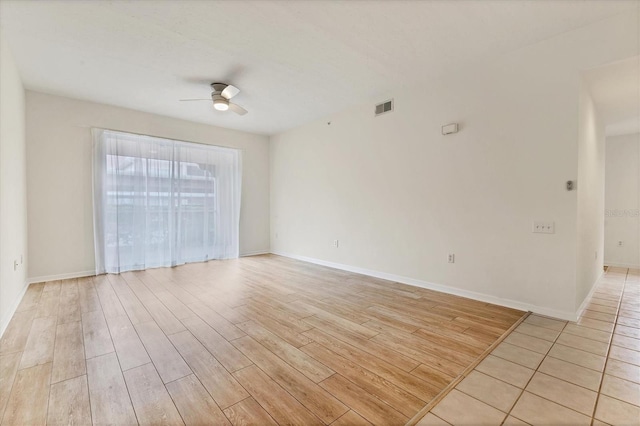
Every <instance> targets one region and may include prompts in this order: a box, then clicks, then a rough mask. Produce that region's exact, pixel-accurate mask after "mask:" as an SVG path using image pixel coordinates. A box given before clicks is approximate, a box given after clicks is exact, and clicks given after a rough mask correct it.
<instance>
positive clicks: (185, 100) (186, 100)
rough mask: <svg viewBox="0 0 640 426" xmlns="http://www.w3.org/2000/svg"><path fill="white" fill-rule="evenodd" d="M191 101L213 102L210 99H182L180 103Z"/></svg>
mask: <svg viewBox="0 0 640 426" xmlns="http://www.w3.org/2000/svg"><path fill="white" fill-rule="evenodd" d="M189 101H209V102H211V98H209V99H180V102H189Z"/></svg>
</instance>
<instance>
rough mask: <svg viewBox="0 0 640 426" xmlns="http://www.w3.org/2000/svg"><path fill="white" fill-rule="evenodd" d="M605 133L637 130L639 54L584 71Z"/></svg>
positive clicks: (624, 132)
mask: <svg viewBox="0 0 640 426" xmlns="http://www.w3.org/2000/svg"><path fill="white" fill-rule="evenodd" d="M584 78H585V80H586V82H587V84H588V85H589V92H590V93H591V97H592V98H593V100H594V102H595V104H596V107H597V110H598V114H599V115H600V116H601V117H602V119H603V120H604V122H605V125H606V126H607V136H617V135H623V134H628V133H637V132H638V129H639V127H638V126H639V120H640V56H635V57H632V58H628V59H625V60H623V61H618V62H614V63H612V64H608V65H605V66H602V67H598V68H594V69H592V70H589V71H587V72H585V73H584Z"/></svg>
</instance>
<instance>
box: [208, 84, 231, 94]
mask: <svg viewBox="0 0 640 426" xmlns="http://www.w3.org/2000/svg"><path fill="white" fill-rule="evenodd" d="M227 86H228V84H225V83H211V89H212V90H213V93H217V94H220V93H222V91H223V90H224V89H226V88H227Z"/></svg>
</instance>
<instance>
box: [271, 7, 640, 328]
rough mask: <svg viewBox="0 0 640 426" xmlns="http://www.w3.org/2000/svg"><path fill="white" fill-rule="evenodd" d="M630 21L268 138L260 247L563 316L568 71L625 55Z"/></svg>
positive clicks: (570, 264)
mask: <svg viewBox="0 0 640 426" xmlns="http://www.w3.org/2000/svg"><path fill="white" fill-rule="evenodd" d="M636 28H637V22H636V20H635V17H634V16H618V17H615V18H613V19H610V20H607V21H603V22H600V23H597V24H595V25H591V26H588V27H583V28H581V29H579V30H576V31H572V32H568V33H565V34H563V35H562V36H559V37H556V38H553V39H549V40H546V41H544V42H541V43H537V44H535V45H532V46H530V47H528V48H525V49H521V50H518V51H516V52H512V53H510V54H509V55H506V56H504V57H501V58H499V59H497V60H495V61H493V62H491V63H488V64H479V65H477V66H473V67H471V66H470V67H468V68H467V69H465V70H461V71H460V73H458V74H457V75H451V76H448V77H447V78H445V79H443V80H442V81H432V82H425V85H424V87H422V88H414V89H413V90H404V91H398V92H392V93H389V97H394V98H395V111H394V112H393V113H391V114H387V115H383V116H380V117H373V105H374V102H373V101H372V102H371V104H367V105H359V106H356V107H354V108H352V109H350V110H348V111H343V112H341V113H338V114H335V115H332V116H330V117H326V118H325V119H323V120H318V121H315V122H312V123H309V124H307V125H304V126H302V127H299V128H296V129H293V130H291V131H288V132H285V133H282V134H278V135H275V136H273V137H272V138H271V232H272V235H271V242H272V251H273V252H276V253H280V254H285V255H290V256H293V257H298V258H305V259H308V260H312V261H317V262H322V263H328V264H333V265H336V266H342V267H345V268H350V269H355V270H359V271H364V272H368V273H372V274H377V275H381V276H386V277H388V278H392V279H397V280H401V281H404V282H409V283H413V284H417V285H425V286H432V287H433V285H432V284H431V283H435V284H437V285H438V286H436V287H437V288H439V289H444V290H447V291H450V292H453V293H458V294H464V295H469V296H473V297H476V298H480V299H483V300H489V301H493V302H497V303H502V304H506V305H510V306H514V307H519V308H523V309H532V310H534V311H537V312H542V313H546V314H550V315H554V316H558V317H564V318H575V314H576V299H577V290H576V281H577V274H576V265H577V263H578V259H577V256H578V253H577V248H576V245H577V216H578V202H577V198H578V197H577V191H572V192H568V191H566V190H565V181H567V180H570V179H571V180H576V178H577V177H578V130H579V108H580V102H579V93H580V72H581V70H583V69H586V68H590V67H594V66H599V65H603V64H605V63H608V62H611V61H614V60H618V59H621V58H625V57H629V56H632V55H634V54H637V53H636V52H637V43H636ZM390 85H391V86H393V82H390ZM382 100H384V99H378V101H382ZM328 121H330V122H331V124H330V125H327V122H328ZM450 122H459V123H461V125H462V129H461V131H460V133H458V134H456V135H451V136H441V135H440V126H441V125H443V124H446V123H450ZM534 220H550V221H555V225H556V233H555V234H553V235H544V234H533V233H532V232H531V231H532V222H533V221H534ZM335 239H339V240H340V243H339V248H334V247H332V241H333V240H335ZM448 253H455V255H456V263H455V264H448V263H447V254H448ZM443 286H444V287H443Z"/></svg>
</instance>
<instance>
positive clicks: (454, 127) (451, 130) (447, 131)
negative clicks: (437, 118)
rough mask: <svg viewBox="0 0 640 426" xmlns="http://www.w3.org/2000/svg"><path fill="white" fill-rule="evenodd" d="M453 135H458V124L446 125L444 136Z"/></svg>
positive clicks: (443, 127)
mask: <svg viewBox="0 0 640 426" xmlns="http://www.w3.org/2000/svg"><path fill="white" fill-rule="evenodd" d="M452 133H458V123H451V124H445V125H444V126H442V134H443V135H450V134H452Z"/></svg>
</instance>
